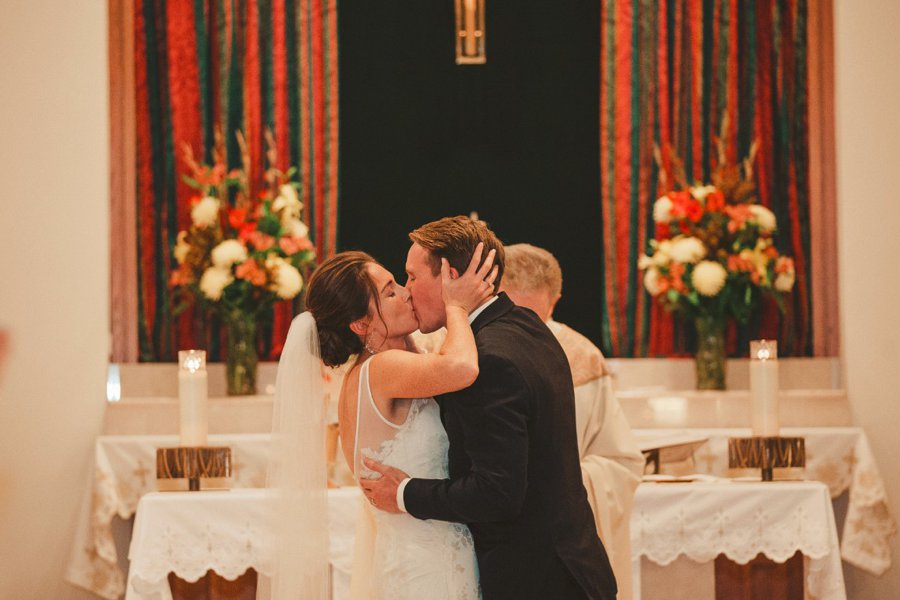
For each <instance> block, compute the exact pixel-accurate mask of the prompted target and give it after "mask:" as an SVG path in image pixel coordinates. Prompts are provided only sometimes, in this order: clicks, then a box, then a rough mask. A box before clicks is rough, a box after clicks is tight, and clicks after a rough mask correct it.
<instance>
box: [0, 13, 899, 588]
mask: <svg viewBox="0 0 900 600" xmlns="http://www.w3.org/2000/svg"><path fill="white" fill-rule="evenodd" d="M75 7H77V8H75ZM898 24H900V5H898V4H897V3H896V1H894V0H865V1H864V2H858V1H855V0H838V1H837V2H836V19H835V28H836V32H835V34H836V68H837V90H836V93H837V98H836V101H837V111H838V113H837V135H838V173H837V175H838V186H839V187H838V192H839V215H838V222H839V243H840V248H839V257H840V274H841V276H840V277H841V281H840V291H841V310H842V339H843V351H844V356H843V358H844V361H845V366H846V381H847V384H848V387H849V392H850V397H851V399H852V402H853V410H854V416H855V419H856V422H857V423H858V424H860V425H862V426H863V427H865V428H866V430H867V431H868V432H869V434H870V436H871V439H872V442H873V446H874V450H875V452H876V456H877V458H878V460H879V462H880V464H881V466H882V471H883V474H884V475H885V476H886V479H887V485H888V493H889V495H890V497H891V499H892V502H893V510H894V513H895V514H896V515H900V470H898V469H897V468H896V460H895V458H894V452H895V451H896V450H897V449H898V442H897V427H898V423H900V327H898V325H900V318H898V317H897V315H898V311H900V279H898V277H897V273H898V267H897V264H896V261H897V257H898V256H900V235H898V228H900V200H898V198H900V192H897V191H896V190H895V188H896V187H897V185H896V184H895V183H894V180H893V177H894V176H895V175H896V174H897V173H898V172H900V102H898V98H900V68H898V65H900V35H898V33H897V25H898ZM0 57H2V58H0V90H2V104H0V181H2V184H3V185H2V186H0V189H2V194H0V256H2V263H0V265H2V267H0V327H7V328H9V329H10V330H11V333H12V335H13V350H12V354H11V357H10V360H9V364H7V365H6V369H5V375H4V376H3V379H2V381H0V565H2V566H3V567H2V570H3V573H2V576H0V598H22V599H31V598H35V599H38V598H40V599H44V598H81V597H87V596H85V595H83V594H82V593H80V592H79V591H77V590H75V589H73V588H71V587H69V586H68V585H67V584H65V583H63V582H62V578H61V575H62V568H63V564H64V562H65V559H66V555H67V552H68V549H69V544H70V540H71V536H72V523H73V520H74V517H75V514H76V509H77V504H78V501H79V499H80V494H81V491H82V486H83V484H84V481H85V479H86V477H87V468H88V457H89V452H90V444H91V440H92V439H93V437H94V436H95V435H96V434H97V432H98V431H99V427H100V422H101V418H102V413H103V409H104V405H103V402H104V400H103V398H104V383H103V382H104V369H105V363H106V356H107V352H108V337H107V322H108V310H109V309H108V294H107V285H108V284H107V280H108V268H109V267H108V262H109V261H108V257H107V254H108V237H109V236H108V225H107V223H108V191H107V178H108V156H107V96H106V11H105V2H102V1H101V0H81V1H80V2H78V3H67V2H59V1H56V2H54V1H53V0H6V1H5V2H4V3H3V14H2V18H0ZM60 298H63V299H64V301H62V302H61V301H60ZM886 323H890V326H887V325H886ZM898 550H900V542H898V540H897V539H896V538H895V541H894V560H895V562H900V551H898ZM848 585H849V588H850V589H849V591H850V597H851V598H854V599H862V600H866V599H873V600H874V599H876V598H879V599H880V598H887V597H900V565H897V566H895V567H894V568H893V569H892V570H891V571H890V572H888V573H887V574H886V575H885V576H883V577H882V578H874V577H869V576H864V575H860V574H859V572H858V571H856V570H853V569H850V570H848Z"/></svg>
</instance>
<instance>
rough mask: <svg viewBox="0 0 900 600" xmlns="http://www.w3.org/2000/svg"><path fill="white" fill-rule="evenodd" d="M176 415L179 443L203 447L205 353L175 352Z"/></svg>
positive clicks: (206, 402) (206, 404) (206, 413)
mask: <svg viewBox="0 0 900 600" xmlns="http://www.w3.org/2000/svg"><path fill="white" fill-rule="evenodd" d="M178 365H179V368H178V414H179V429H180V432H181V445H182V446H205V445H206V436H207V433H208V431H209V398H208V392H207V376H206V352H205V351H203V350H181V351H179V352H178Z"/></svg>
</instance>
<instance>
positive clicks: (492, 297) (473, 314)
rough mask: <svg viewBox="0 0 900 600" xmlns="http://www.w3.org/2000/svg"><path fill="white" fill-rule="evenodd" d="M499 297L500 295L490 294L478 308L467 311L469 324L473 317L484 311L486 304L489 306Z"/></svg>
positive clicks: (473, 320) (473, 319)
mask: <svg viewBox="0 0 900 600" xmlns="http://www.w3.org/2000/svg"><path fill="white" fill-rule="evenodd" d="M499 297H500V296H491V297H490V298H489V299H488V300H487V301H486V302H485V303H484V304H482V305H481V306H479V307H478V308H476V309H475V310H473V311H472V312H470V313H469V325H471V324H472V323H474V322H475V319H477V318H478V315H480V314H481V313H483V312H484V309H486V308H487V307H488V306H490V305H491V304H493V303H494V302H496V301H497V298H499Z"/></svg>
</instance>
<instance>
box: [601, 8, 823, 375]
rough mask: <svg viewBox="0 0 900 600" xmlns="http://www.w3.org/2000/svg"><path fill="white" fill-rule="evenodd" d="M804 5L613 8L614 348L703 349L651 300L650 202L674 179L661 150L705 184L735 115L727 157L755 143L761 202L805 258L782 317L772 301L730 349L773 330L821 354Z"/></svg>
mask: <svg viewBox="0 0 900 600" xmlns="http://www.w3.org/2000/svg"><path fill="white" fill-rule="evenodd" d="M807 10H808V7H807V0H759V1H758V2H739V1H738V0H683V1H682V0H628V1H626V2H614V1H612V0H605V1H604V2H603V4H602V12H601V23H600V57H601V65H600V68H601V85H600V107H599V108H600V136H599V137H600V176H601V197H600V202H601V205H602V215H603V224H602V235H603V236H604V249H605V253H604V269H603V274H602V277H603V285H604V306H603V307H602V318H603V329H602V331H603V337H602V343H603V346H604V348H603V349H604V350H605V351H606V352H608V353H609V354H610V355H611V356H625V357H627V356H677V355H689V354H690V353H691V352H692V350H693V344H694V339H693V337H694V334H693V331H692V327H691V326H690V324H687V323H682V322H680V321H678V320H676V319H675V318H673V316H672V315H670V314H668V313H666V312H665V311H664V310H663V309H662V308H661V307H659V305H657V304H655V303H653V302H652V301H651V299H650V297H649V296H648V295H647V294H646V292H645V291H644V289H643V286H642V282H641V280H640V273H639V272H638V271H637V269H636V268H635V264H636V261H637V258H638V256H639V255H640V254H641V253H642V252H643V251H645V250H646V244H647V241H648V240H649V239H651V238H652V237H653V235H654V226H653V220H652V206H653V201H654V200H655V198H656V197H657V196H658V195H660V194H661V193H663V192H664V191H666V190H667V189H668V186H669V185H671V182H665V181H663V180H662V178H661V176H660V173H659V169H658V168H657V166H656V164H655V161H654V159H653V154H652V147H653V145H654V144H655V145H657V146H659V147H661V148H671V149H672V150H673V151H674V152H675V153H676V154H677V155H678V156H679V157H680V158H681V159H682V160H683V161H684V168H685V173H686V174H687V175H688V177H689V178H693V179H694V180H696V181H701V180H704V179H706V178H708V176H709V173H710V172H711V170H712V169H713V168H714V167H715V162H716V160H717V148H716V138H717V137H718V134H719V128H720V125H721V123H722V118H723V116H724V115H726V114H727V115H728V120H729V123H730V128H729V134H728V137H727V139H726V140H725V142H726V143H725V147H726V155H727V157H728V159H729V160H731V161H736V160H738V159H742V158H743V157H744V156H746V154H747V152H748V151H749V149H750V146H751V144H752V143H753V141H754V140H758V141H759V148H760V149H759V153H758V156H757V161H756V165H755V170H754V176H755V178H756V183H757V185H758V192H759V198H760V202H761V203H762V204H764V205H766V206H768V207H770V208H771V209H772V210H773V212H775V214H776V216H777V217H778V222H779V229H780V230H779V238H778V240H777V241H778V246H779V250H780V251H782V252H785V253H787V254H789V255H791V256H793V258H794V260H795V262H796V266H797V285H796V287H795V289H794V292H793V293H792V294H791V295H790V296H789V298H788V302H787V307H786V308H787V310H786V313H785V315H784V316H782V315H781V314H780V313H779V312H778V311H777V308H776V307H775V305H774V304H771V303H766V304H764V305H763V306H762V308H761V310H760V314H759V315H758V316H757V317H756V318H755V319H752V320H751V322H750V323H749V324H748V325H746V326H740V327H738V326H732V327H731V328H730V331H729V336H728V341H729V352H730V353H731V354H733V355H741V354H745V353H746V342H747V341H748V340H749V339H752V338H754V337H759V336H763V335H764V336H766V337H776V336H777V338H778V339H779V342H780V348H779V349H780V351H781V352H782V353H783V354H784V355H785V356H806V355H811V354H812V339H813V335H814V332H813V331H812V319H811V313H812V307H813V303H812V299H811V297H810V293H811V292H810V287H809V282H810V274H809V251H810V241H809V181H808V160H809V159H808V154H807V151H806V138H807V136H808V121H807V110H808V109H807V87H806V86H807V83H806V81H807V73H806V53H807V32H806V14H807ZM666 160H667V158H666V157H665V156H664V161H666ZM671 166H672V165H671V164H665V167H666V169H665V170H670V169H671Z"/></svg>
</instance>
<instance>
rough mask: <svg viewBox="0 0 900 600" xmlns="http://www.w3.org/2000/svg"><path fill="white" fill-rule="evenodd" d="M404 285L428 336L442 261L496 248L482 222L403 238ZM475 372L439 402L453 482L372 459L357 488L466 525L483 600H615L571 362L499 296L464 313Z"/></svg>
mask: <svg viewBox="0 0 900 600" xmlns="http://www.w3.org/2000/svg"><path fill="white" fill-rule="evenodd" d="M409 237H410V240H412V242H413V245H412V247H411V248H410V249H409V254H408V256H407V261H406V272H407V275H408V277H409V280H408V283H407V288H408V290H409V292H410V294H411V296H412V301H413V308H414V310H415V313H416V318H417V319H418V321H419V328H420V330H421V331H422V332H423V333H429V332H431V331H434V330H436V329H438V328H440V327H443V326H444V325H445V324H446V313H445V312H444V303H443V300H442V298H441V275H440V264H441V262H440V261H441V258H446V259H447V260H448V261H449V263H450V266H451V267H452V268H453V269H455V271H456V273H461V272H463V271H464V270H465V269H466V266H467V265H468V264H469V261H470V260H471V257H472V254H473V253H474V251H475V247H476V246H477V245H478V243H479V242H483V243H484V245H485V248H484V254H485V255H487V253H488V251H489V250H491V249H496V250H497V256H496V257H495V264H496V265H498V266H499V274H498V276H497V279H496V280H495V286H499V284H500V280H501V278H502V277H503V246H502V244H501V243H500V241H499V240H498V239H497V237H496V236H495V235H494V233H493V232H492V231H491V230H490V229H488V228H487V227H486V226H485V225H484V224H483V223H481V222H477V221H472V220H471V219H469V218H467V217H448V218H444V219H441V220H439V221H434V222H432V223H428V224H426V225H423V226H422V227H420V228H418V229H416V230H415V231H413V232H412V233H410V235H409ZM469 321H470V323H471V324H472V330H473V332H474V334H475V340H476V344H477V346H478V362H479V371H480V374H479V376H478V379H477V380H476V381H475V383H474V384H472V386H471V387H469V388H467V389H465V390H461V391H459V392H454V393H451V394H446V395H444V396H441V397H439V398H438V401H439V402H440V406H441V418H442V420H443V423H444V427H445V429H446V430H447V435H448V437H449V439H450V451H449V462H450V479H447V480H430V479H410V478H409V477H408V476H407V475H406V474H405V473H403V472H402V471H400V470H399V469H395V468H393V467H388V466H385V465H380V464H378V463H373V462H371V461H367V465H368V466H369V467H370V468H372V469H374V470H376V471H379V472H380V473H381V474H382V477H381V478H380V479H377V480H370V481H366V482H364V484H363V485H364V488H365V492H366V495H367V496H368V497H369V499H370V501H372V502H373V504H374V505H375V506H376V507H378V508H379V509H381V510H387V511H390V512H401V511H406V512H409V513H410V514H411V515H412V516H414V517H416V518H419V519H438V520H441V521H456V522H460V523H466V524H467V525H468V526H469V528H470V530H471V531H472V535H473V537H474V539H475V551H476V554H477V556H478V566H479V571H480V580H481V588H482V592H483V594H484V598H485V600H495V599H498V598H509V599H514V598H515V599H526V598H533V599H535V600H538V599H540V600H544V599H549V598H553V599H554V600H556V599H560V600H563V599H576V598H579V599H581V598H590V599H601V600H612V599H614V598H615V596H616V583H615V578H614V577H613V573H612V569H611V568H610V565H609V559H608V558H607V556H606V551H605V550H604V548H603V544H602V543H601V542H600V538H599V537H598V536H597V530H596V527H595V526H594V518H593V515H592V513H591V509H590V506H589V505H588V501H587V495H586V493H585V490H584V486H583V484H582V480H581V468H580V466H579V462H578V446H577V440H576V434H575V404H574V393H573V390H572V376H571V373H570V371H569V364H568V362H567V360H566V356H565V354H564V353H563V350H562V348H561V347H560V345H559V343H558V342H557V341H556V338H555V337H554V336H553V334H552V333H551V332H550V330H549V329H547V327H546V326H545V325H544V323H543V322H541V320H540V319H539V318H538V317H537V316H536V315H535V314H534V313H533V312H531V311H529V310H525V309H522V308H519V307H517V306H516V305H514V304H513V303H512V302H511V301H510V299H509V298H508V297H507V296H506V294H503V293H501V294H499V295H496V296H493V297H492V298H490V299H489V300H487V301H486V302H485V303H483V304H482V305H481V306H480V307H478V308H476V309H475V310H474V311H473V312H472V313H471V314H470V315H469Z"/></svg>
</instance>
